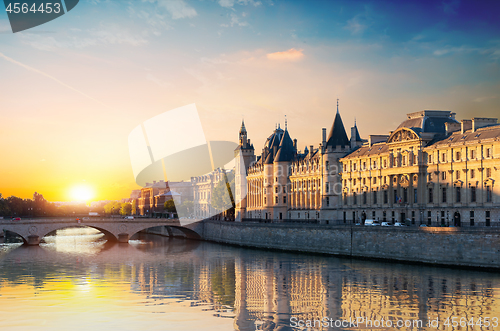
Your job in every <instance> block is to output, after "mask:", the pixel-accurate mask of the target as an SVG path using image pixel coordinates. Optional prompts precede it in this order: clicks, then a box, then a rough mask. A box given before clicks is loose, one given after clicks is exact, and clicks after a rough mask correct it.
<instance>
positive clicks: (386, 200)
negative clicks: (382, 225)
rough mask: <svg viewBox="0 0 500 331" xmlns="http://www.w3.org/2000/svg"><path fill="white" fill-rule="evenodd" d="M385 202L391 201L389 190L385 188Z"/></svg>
mask: <svg viewBox="0 0 500 331" xmlns="http://www.w3.org/2000/svg"><path fill="white" fill-rule="evenodd" d="M384 203H389V194H388V193H387V190H384Z"/></svg>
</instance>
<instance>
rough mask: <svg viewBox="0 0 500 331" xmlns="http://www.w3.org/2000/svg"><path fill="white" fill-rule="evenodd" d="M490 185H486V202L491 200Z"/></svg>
mask: <svg viewBox="0 0 500 331" xmlns="http://www.w3.org/2000/svg"><path fill="white" fill-rule="evenodd" d="M491 200H492V199H491V186H486V202H491Z"/></svg>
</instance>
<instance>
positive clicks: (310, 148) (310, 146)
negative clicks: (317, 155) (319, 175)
mask: <svg viewBox="0 0 500 331" xmlns="http://www.w3.org/2000/svg"><path fill="white" fill-rule="evenodd" d="M312 151H313V145H309V152H311V153H312Z"/></svg>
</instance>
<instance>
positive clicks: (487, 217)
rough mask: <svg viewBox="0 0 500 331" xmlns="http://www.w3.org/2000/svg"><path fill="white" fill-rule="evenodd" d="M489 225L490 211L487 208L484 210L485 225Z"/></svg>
mask: <svg viewBox="0 0 500 331" xmlns="http://www.w3.org/2000/svg"><path fill="white" fill-rule="evenodd" d="M490 225H491V213H490V211H489V210H487V211H486V226H490Z"/></svg>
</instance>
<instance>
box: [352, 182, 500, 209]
mask: <svg viewBox="0 0 500 331" xmlns="http://www.w3.org/2000/svg"><path fill="white" fill-rule="evenodd" d="M454 189H455V202H457V203H460V202H462V188H461V187H455V188H454ZM393 192H394V197H393V200H392V201H393V203H408V189H407V188H404V189H403V190H402V191H401V196H399V195H398V190H394V191H393ZM476 192H477V190H476V188H475V187H471V188H470V195H469V197H470V201H469V202H476V201H477V193H476ZM371 194H372V202H371V203H372V204H377V203H378V191H372V192H371ZM382 194H383V203H384V204H388V203H389V193H388V191H387V190H384V191H382ZM427 196H428V203H434V189H433V188H432V187H430V188H429V189H428V195H427ZM361 197H362V198H361V199H362V200H361V201H362V202H361V203H362V204H363V205H366V204H368V192H363V193H362V195H361ZM352 198H353V200H352V201H353V204H354V205H357V204H358V195H357V193H356V192H354V193H353V194H352ZM343 201H344V205H347V202H348V196H347V193H344V200H343ZM492 201H493V194H492V189H491V187H490V186H486V202H492ZM441 202H443V203H447V202H448V189H447V188H446V187H443V188H442V192H441ZM413 203H418V190H417V189H413Z"/></svg>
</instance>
